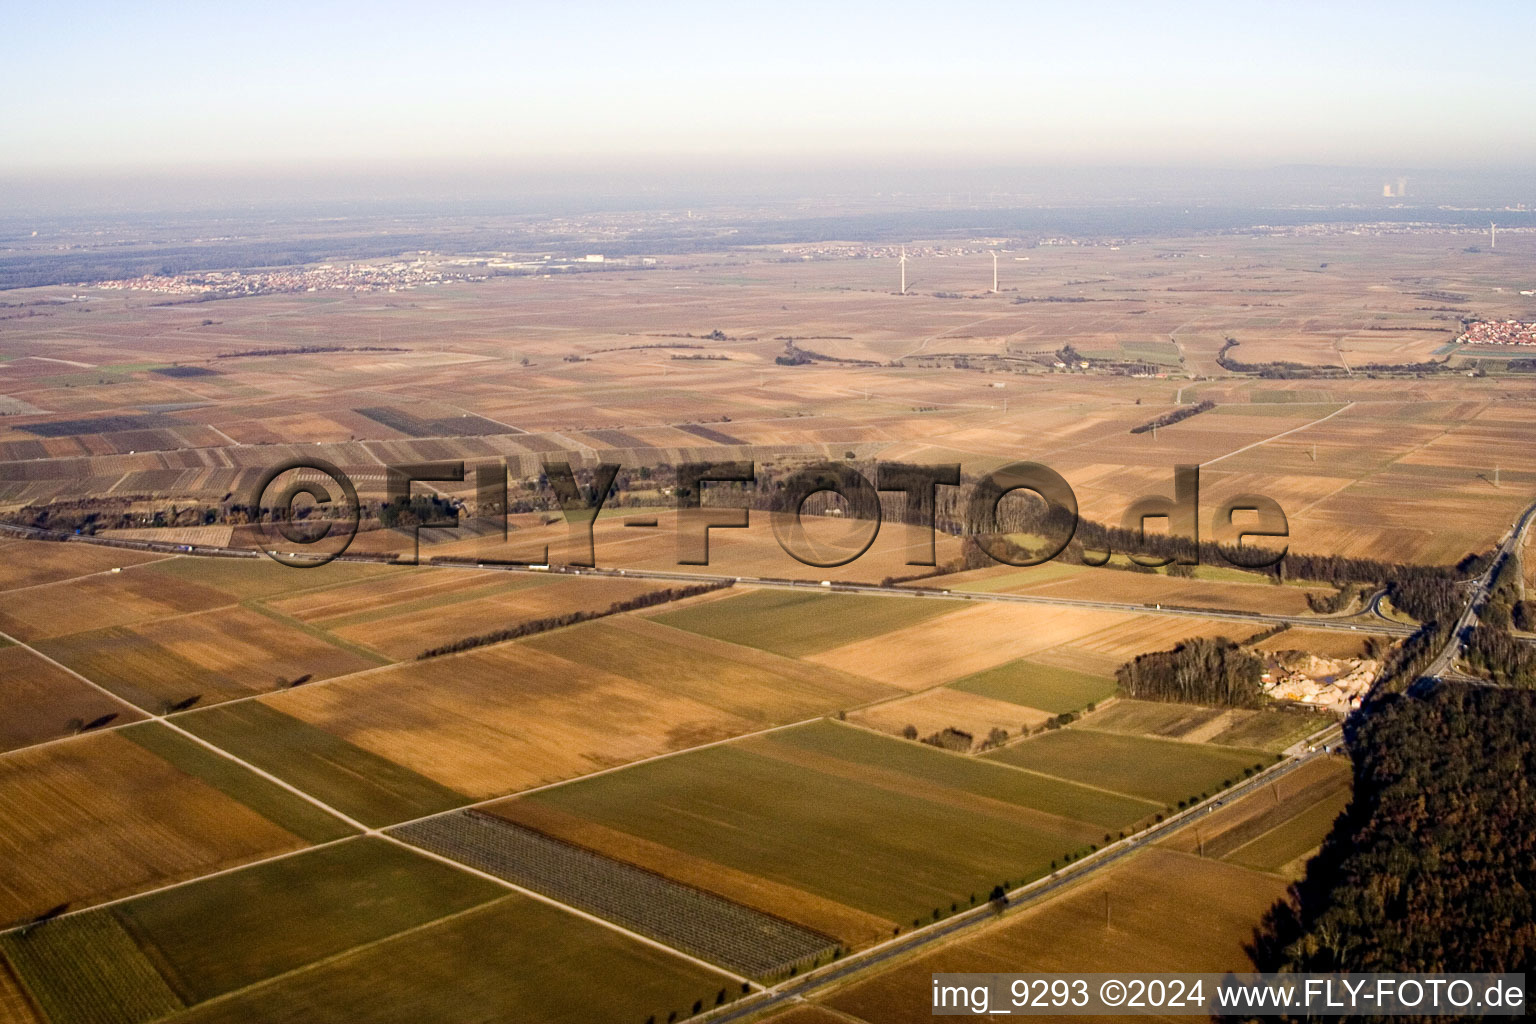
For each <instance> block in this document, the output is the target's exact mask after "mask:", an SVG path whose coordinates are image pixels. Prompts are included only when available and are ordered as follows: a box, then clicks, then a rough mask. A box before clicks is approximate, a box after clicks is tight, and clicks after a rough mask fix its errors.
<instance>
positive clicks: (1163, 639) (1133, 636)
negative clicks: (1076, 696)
mask: <svg viewBox="0 0 1536 1024" xmlns="http://www.w3.org/2000/svg"><path fill="white" fill-rule="evenodd" d="M1090 614H1091V613H1090ZM1264 628H1265V627H1264V626H1262V625H1260V624H1254V625H1250V624H1247V623H1243V622H1223V621H1221V620H1219V619H1194V618H1187V617H1185V616H1182V615H1135V616H1130V617H1127V618H1123V619H1122V620H1121V621H1120V622H1119V623H1118V624H1117V625H1115V626H1112V627H1109V628H1105V629H1100V630H1098V631H1096V632H1093V633H1088V634H1086V635H1084V636H1081V637H1078V638H1077V639H1075V640H1073V641H1072V642H1071V643H1068V644H1065V645H1063V646H1060V647H1053V648H1051V649H1050V650H1048V651H1041V652H1040V653H1039V654H1038V655H1036V656H1035V658H1034V659H1033V660H1035V661H1038V662H1041V663H1043V664H1048V665H1060V666H1061V667H1062V668H1070V669H1075V670H1077V671H1080V672H1088V673H1090V674H1093V673H1099V674H1103V675H1113V673H1114V670H1115V669H1116V668H1119V667H1120V666H1121V665H1123V664H1124V663H1125V662H1127V661H1129V660H1130V659H1132V658H1134V657H1135V656H1136V655H1138V654H1143V653H1145V652H1147V651H1161V650H1167V649H1169V648H1171V647H1173V646H1175V645H1176V644H1178V643H1180V642H1181V641H1184V640H1189V639H1193V638H1195V637H1227V638H1229V639H1231V640H1235V641H1237V642H1239V643H1241V642H1242V641H1244V640H1246V639H1248V637H1250V636H1253V635H1254V634H1255V633H1260V632H1263V630H1264Z"/></svg>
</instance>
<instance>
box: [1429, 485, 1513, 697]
mask: <svg viewBox="0 0 1536 1024" xmlns="http://www.w3.org/2000/svg"><path fill="white" fill-rule="evenodd" d="M1533 518H1536V503H1532V504H1531V506H1530V507H1529V508H1527V509H1526V510H1525V511H1524V512H1523V513H1522V514H1521V516H1520V518H1519V519H1517V520H1515V523H1514V525H1513V526H1511V527H1510V529H1509V534H1508V535H1507V536H1506V537H1505V538H1504V540H1503V542H1502V543H1500V544H1499V547H1498V550H1497V552H1496V553H1495V554H1494V557H1493V558H1492V560H1490V561H1489V563H1488V568H1487V569H1485V570H1484V571H1483V574H1482V575H1481V576H1479V577H1478V578H1477V579H1476V580H1475V581H1473V584H1472V592H1471V594H1470V595H1469V597H1468V599H1467V607H1466V610H1465V611H1464V612H1462V614H1461V618H1460V619H1458V620H1457V621H1456V628H1455V629H1453V630H1452V631H1451V636H1450V639H1448V640H1447V641H1446V642H1445V646H1444V647H1442V648H1441V649H1440V653H1439V654H1437V655H1435V660H1434V661H1432V662H1430V663H1429V667H1428V668H1426V669H1425V670H1424V673H1423V675H1422V676H1421V677H1420V678H1424V679H1440V678H1451V677H1453V676H1456V677H1460V675H1461V673H1459V672H1456V671H1455V666H1456V659H1457V658H1459V657H1460V656H1461V652H1462V649H1463V648H1464V647H1465V646H1466V644H1467V640H1468V638H1469V637H1470V636H1471V634H1472V627H1474V626H1475V625H1477V621H1478V615H1479V614H1480V613H1481V612H1482V610H1483V606H1484V605H1485V604H1487V602H1488V597H1489V595H1490V594H1492V592H1493V580H1494V577H1495V576H1497V575H1498V573H1499V570H1500V569H1501V568H1503V566H1504V563H1505V562H1506V561H1508V560H1509V559H1511V558H1516V557H1518V555H1519V552H1520V544H1521V542H1522V541H1523V540H1524V539H1525V533H1526V531H1527V530H1528V529H1529V528H1530V525H1531V521H1532V519H1533Z"/></svg>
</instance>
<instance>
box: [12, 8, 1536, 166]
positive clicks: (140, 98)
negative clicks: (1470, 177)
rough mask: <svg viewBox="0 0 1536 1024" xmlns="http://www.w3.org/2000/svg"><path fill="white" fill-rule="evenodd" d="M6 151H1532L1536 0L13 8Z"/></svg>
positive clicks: (385, 154)
mask: <svg viewBox="0 0 1536 1024" xmlns="http://www.w3.org/2000/svg"><path fill="white" fill-rule="evenodd" d="M0 24H3V25H4V27H5V33H4V35H5V44H4V51H5V59H4V61H0V126H3V131H0V173H7V172H8V173H12V174H15V173H26V172H29V171H41V170H57V169H76V170H96V169H114V170H121V169H131V168H153V167H158V166H166V165H180V166H186V165H188V164H196V165H206V164H218V165H222V164H241V165H247V164H252V163H256V164H276V165H313V164H328V163H334V162H338V161H353V162H363V163H377V162H411V163H434V162H438V161H465V160H477V159H485V160H496V161H513V162H516V161H528V162H531V163H537V162H540V161H546V162H547V161H550V160H554V161H567V162H569V161H574V160H592V161H598V162H604V163H607V162H617V161H623V160H639V159H646V158H654V157H658V156H678V155H708V156H716V157H727V158H736V159H740V158H747V159H761V158H767V159H769V160H785V161H805V160H814V159H830V160H848V159H854V160H862V159H868V158H885V157H891V158H904V159H921V160H925V161H928V162H930V163H934V162H940V161H945V160H951V159H955V160H970V159H977V160H989V161H1018V162H1020V163H1043V164H1052V163H1056V164H1059V163H1103V162H1108V163H1119V164H1138V163H1145V164H1215V165H1223V166H1239V167H1240V166H1245V165H1251V164H1274V163H1296V162H1306V163H1336V164H1348V165H1387V164H1405V165H1409V166H1439V167H1457V166H1466V167H1476V166H1502V167H1511V166H1520V165H1530V164H1532V163H1533V162H1536V115H1533V108H1536V67H1533V64H1532V61H1531V60H1530V59H1529V55H1528V51H1529V46H1530V41H1531V40H1532V39H1533V38H1536V2H1532V0H1506V2H1500V3H1495V2H1461V3H1455V4H1449V3H1446V4H1437V5H1430V4H1421V3H1410V2H1401V0H1400V2H1396V3H1356V2H1351V0H1332V2H1328V3H1311V2H1301V0H1290V2H1283V3H1248V2H1241V0H1227V2H1222V3H1184V4H1171V3H1145V2H1144V3H1082V2H1078V3H1064V2H1052V3H1048V4H1037V3H1029V2H1022V0H1020V2H999V3H970V2H941V0H929V2H925V3H908V2H905V0H883V2H879V3H843V4H839V3H808V4H802V3H764V4H750V5H749V4H739V3H730V2H724V0H715V2H710V3H670V2H663V0H657V2H650V3H647V2H634V0H630V2H622V3H606V2H580V0H574V2H564V3H548V2H539V3H535V4H527V5H524V4H521V3H516V2H510V3H501V4H481V3H470V2H461V3H453V4H439V3H423V2H417V3H411V4H394V3H389V2H380V0H374V2H369V3H324V2H319V3H302V4H300V3H287V2H273V0H266V2H261V3H254V4H240V5H233V4H222V3H216V2H215V3H209V2H206V0H204V2H199V3H185V4H182V3H120V2H117V3H94V2H86V3H75V4H42V3H25V4H24V3H19V2H12V3H9V4H7V10H6V13H5V14H4V16H3V20H0Z"/></svg>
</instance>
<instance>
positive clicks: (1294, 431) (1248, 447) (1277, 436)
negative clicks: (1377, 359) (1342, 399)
mask: <svg viewBox="0 0 1536 1024" xmlns="http://www.w3.org/2000/svg"><path fill="white" fill-rule="evenodd" d="M1354 407H1355V403H1354V402H1350V403H1349V404H1348V405H1344V406H1341V407H1339V408H1337V409H1335V410H1333V412H1331V413H1329V414H1328V415H1327V416H1320V417H1318V418H1317V419H1315V420H1312V421H1311V422H1308V423H1303V424H1302V425H1301V426H1299V427H1292V428H1291V429H1290V430H1282V431H1281V432H1280V433H1278V434H1273V435H1271V436H1269V437H1266V438H1264V439H1263V440H1262V441H1255V442H1253V444H1247V445H1244V446H1243V447H1241V448H1238V449H1237V450H1236V451H1230V452H1227V454H1225V455H1218V456H1216V457H1215V458H1214V459H1209V460H1207V461H1205V462H1202V463H1200V468H1201V469H1204V468H1205V467H1206V466H1214V465H1216V463H1218V462H1220V461H1221V460H1223V459H1230V458H1231V457H1232V456H1234V455H1241V454H1243V452H1246V451H1249V450H1251V449H1254V448H1259V447H1262V446H1263V445H1266V444H1269V442H1271V441H1278V440H1280V439H1281V438H1282V437H1289V436H1290V435H1292V434H1298V433H1300V432H1301V431H1303V430H1306V429H1308V428H1309V427H1315V426H1317V425H1318V424H1319V423H1323V422H1326V421H1327V420H1331V419H1333V418H1334V417H1335V416H1337V415H1338V414H1339V413H1341V412H1348V411H1349V410H1351V409H1353V408H1354Z"/></svg>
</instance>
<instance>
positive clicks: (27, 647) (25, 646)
mask: <svg viewBox="0 0 1536 1024" xmlns="http://www.w3.org/2000/svg"><path fill="white" fill-rule="evenodd" d="M0 639H4V640H9V641H10V642H11V643H13V644H15V645H16V646H17V647H20V648H21V649H22V650H24V651H29V652H31V654H32V656H33V657H34V658H40V659H41V660H43V661H46V662H47V663H48V664H50V665H52V666H53V667H54V668H56V669H59V670H60V671H62V672H67V673H69V674H70V675H72V676H74V677H75V678H76V679H78V680H80V681H81V682H82V683H84V684H85V685H86V686H89V687H90V688H91V689H93V690H95V691H97V692H98V693H100V694H102V695H103V696H105V697H107V698H109V699H111V700H112V701H114V702H116V703H118V704H121V705H122V706H123V707H125V708H131V709H132V710H133V711H134V712H136V713H138V714H144V715H149V716H150V717H151V718H159V717H161V716H159V715H157V714H155V713H154V712H153V711H147V710H145V709H144V708H141V707H139V706H138V705H137V704H135V703H133V702H132V701H131V700H128V699H127V698H126V697H119V696H118V695H117V694H115V693H113V692H112V691H111V690H109V689H107V688H106V687H105V686H102V685H101V684H100V683H97V682H95V681H94V680H90V679H87V678H86V677H85V676H83V675H81V674H80V673H79V672H76V671H75V670H74V669H72V668H70V667H69V666H68V665H66V664H64V663H63V662H62V661H57V660H55V659H53V658H50V657H48V655H46V654H44V653H43V652H42V651H40V650H38V649H37V648H36V647H33V646H32V645H31V644H29V643H26V642H25V641H22V640H18V639H16V638H15V637H14V636H11V634H9V633H6V632H3V631H0ZM124 724H127V723H124ZM93 731H94V730H93ZM102 731H104V732H106V731H110V730H102ZM75 735H76V736H81V735H85V734H84V733H76V734H75ZM73 738H74V737H72V736H58V737H55V738H54V739H52V740H48V741H46V742H50V743H56V742H58V741H59V740H61V739H73ZM19 749H22V750H25V749H27V748H25V747H22V748H19ZM6 753H8V754H9V753H14V751H9V750H8V751H6Z"/></svg>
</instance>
